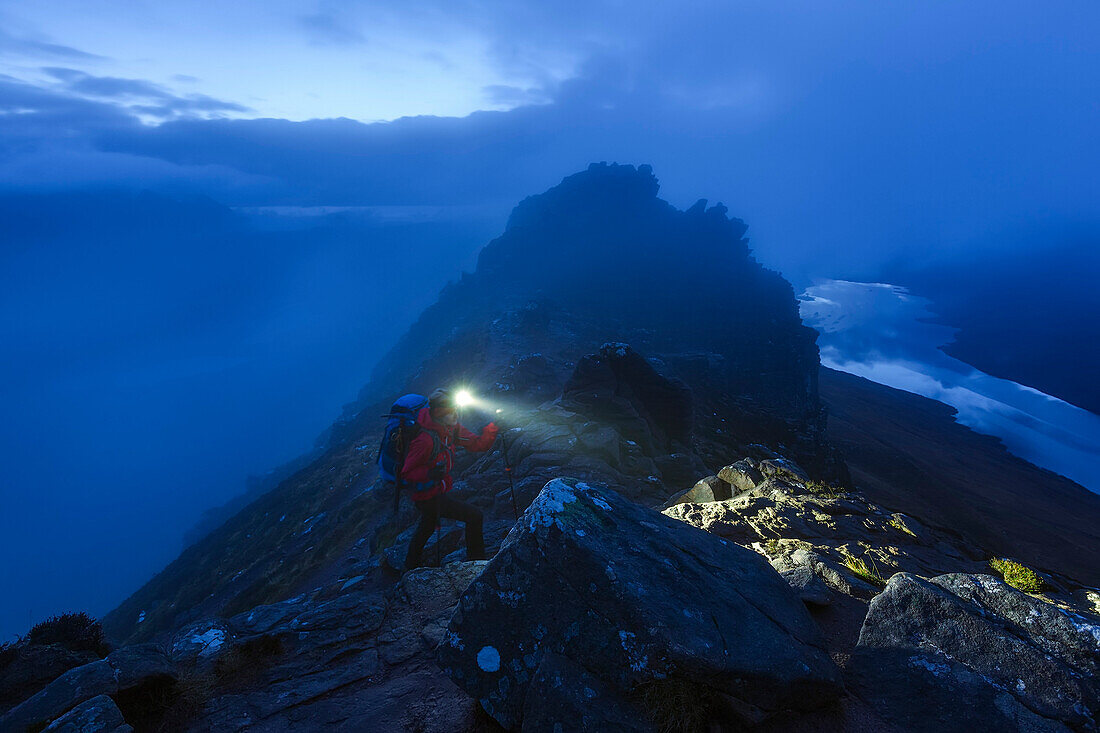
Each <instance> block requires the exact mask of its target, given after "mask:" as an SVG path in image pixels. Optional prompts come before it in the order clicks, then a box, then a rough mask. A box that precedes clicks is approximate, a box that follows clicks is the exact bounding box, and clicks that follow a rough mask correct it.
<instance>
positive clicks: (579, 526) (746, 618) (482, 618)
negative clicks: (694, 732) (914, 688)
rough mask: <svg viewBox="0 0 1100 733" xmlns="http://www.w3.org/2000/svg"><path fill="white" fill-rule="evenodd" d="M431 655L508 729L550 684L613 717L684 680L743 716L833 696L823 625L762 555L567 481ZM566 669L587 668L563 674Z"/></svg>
mask: <svg viewBox="0 0 1100 733" xmlns="http://www.w3.org/2000/svg"><path fill="white" fill-rule="evenodd" d="M439 656H440V662H441V664H442V666H443V667H444V669H445V670H446V671H447V672H448V673H449V674H450V675H451V677H452V678H453V679H454V680H455V681H456V682H457V683H458V684H459V685H460V686H461V687H463V688H464V689H465V690H466V691H467V692H469V693H470V694H471V695H472V696H473V697H475V698H477V699H478V700H479V701H480V702H481V705H482V707H483V708H484V709H485V710H486V711H487V712H488V713H489V714H490V715H492V716H493V717H494V718H495V719H496V720H497V721H498V722H499V723H500V724H501V725H503V726H504V727H505V728H508V729H511V730H518V729H520V728H521V727H523V728H525V729H526V728H527V726H526V725H525V721H524V716H525V714H527V713H525V711H528V710H531V709H532V707H533V703H532V701H530V700H529V699H528V698H529V696H530V695H532V694H542V693H537V692H536V691H535V687H533V683H534V681H536V680H546V679H547V678H548V677H552V678H553V679H554V680H555V682H556V683H557V685H558V686H560V685H562V684H565V685H568V684H573V685H575V686H576V687H577V688H578V689H584V687H585V686H587V687H588V688H590V689H592V690H594V691H595V690H597V688H598V695H599V697H600V698H601V699H603V700H605V701H606V700H608V699H614V698H617V700H618V701H617V702H616V705H622V707H623V708H629V706H630V704H631V703H632V702H633V701H634V700H635V699H638V698H639V694H638V693H639V691H641V690H648V691H650V692H652V690H653V687H652V686H653V685H657V686H658V687H660V686H667V687H668V689H669V690H674V689H682V687H683V686H684V685H689V686H693V687H694V689H696V690H697V691H698V692H699V694H698V699H699V700H709V701H717V704H716V705H715V706H714V707H715V711H716V713H717V714H718V715H720V716H722V717H729V718H733V719H734V720H735V721H737V722H742V723H743V722H754V721H759V720H762V719H764V718H766V717H767V716H769V715H770V714H772V713H774V712H777V711H781V710H791V709H799V710H808V709H812V708H814V707H817V706H820V705H822V704H824V703H826V702H828V701H830V700H832V699H834V698H835V697H836V696H837V695H838V694H839V691H840V683H839V672H838V670H837V668H836V667H835V665H834V664H833V662H832V660H831V659H830V658H829V656H828V655H827V654H826V652H825V649H824V642H823V640H822V638H821V633H820V631H819V630H818V628H817V626H816V625H815V624H814V622H813V621H812V619H811V618H810V616H809V614H808V612H807V611H806V609H805V607H804V606H803V604H802V603H801V602H800V601H799V599H798V596H797V595H796V594H795V593H794V591H793V590H792V589H791V588H790V586H789V585H788V584H787V583H786V581H784V580H783V578H781V577H780V576H779V574H778V573H777V572H776V571H775V570H774V569H772V567H771V566H769V565H768V563H767V561H766V560H765V559H764V558H763V557H761V556H760V555H758V554H756V553H754V552H752V551H751V550H748V549H746V548H743V547H739V546H737V545H735V544H734V543H732V542H729V541H726V540H723V539H721V538H719V537H714V536H713V535H710V534H708V533H706V532H701V531H699V530H698V529H696V528H694V527H690V526H688V525H686V524H684V523H682V522H678V521H676V520H674V519H671V518H669V517H665V516H663V515H661V514H659V513H657V512H655V511H653V510H651V509H647V508H645V507H642V506H639V505H637V504H634V503H632V502H630V501H627V500H626V499H623V498H621V497H620V496H619V495H618V494H616V493H615V492H613V491H610V490H608V489H606V488H602V487H597V486H593V485H588V484H584V483H581V482H577V481H575V480H571V479H555V480H553V481H551V482H549V483H548V484H547V485H546V486H545V487H544V488H543V490H542V491H541V492H540V493H539V495H538V497H537V498H536V500H535V501H534V503H533V504H531V506H530V507H529V508H528V509H527V511H526V512H525V513H524V515H523V517H521V519H520V521H519V522H518V523H517V524H516V526H515V527H514V528H513V530H512V532H511V533H510V534H509V535H508V537H507V539H506V540H505V542H504V544H503V546H502V547H501V550H500V552H499V553H498V554H497V556H496V557H495V558H494V559H493V560H492V561H491V562H490V563H489V565H488V566H487V567H486V568H485V571H484V572H483V573H482V574H481V575H480V576H479V577H478V578H477V579H476V580H475V581H474V582H473V583H472V584H471V585H470V587H469V588H467V590H466V592H465V594H464V595H463V596H462V599H461V601H460V603H459V606H458V608H457V609H456V611H455V613H454V616H453V617H452V618H451V623H450V625H449V628H448V633H447V634H446V635H445V636H444V640H443V643H442V644H441V645H440V649H439ZM544 664H552V665H553V666H554V670H553V674H547V672H546V670H544V669H543V668H542V667H543V665H544ZM570 669H573V670H583V674H581V673H580V672H578V673H577V676H578V679H575V680H563V677H568V676H569V674H570V673H569V670H570ZM582 677H583V678H584V679H582ZM586 680H588V681H587V682H586ZM590 680H595V681H597V682H598V683H599V684H598V685H596V684H595V683H593V682H591V681H590ZM540 684H541V685H543V686H544V685H545V683H544V682H543V683H540ZM603 704H609V703H607V702H605V703H603ZM639 722H642V721H639Z"/></svg>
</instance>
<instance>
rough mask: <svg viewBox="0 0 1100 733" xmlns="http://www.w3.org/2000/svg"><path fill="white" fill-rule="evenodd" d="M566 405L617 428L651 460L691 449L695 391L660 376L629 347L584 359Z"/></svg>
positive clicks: (613, 346) (568, 387) (612, 346)
mask: <svg viewBox="0 0 1100 733" xmlns="http://www.w3.org/2000/svg"><path fill="white" fill-rule="evenodd" d="M561 403H562V406H563V407H564V408H565V409H567V410H572V411H574V412H580V413H584V414H585V415H587V416H588V417H589V418H592V419H597V420H601V421H604V422H608V423H611V424H613V425H615V426H616V427H617V428H618V431H619V432H620V433H621V434H622V435H623V436H624V437H625V438H626V439H627V440H634V441H635V442H640V443H641V444H642V447H643V450H645V451H646V452H647V453H650V454H653V453H671V452H673V451H674V450H675V447H676V446H677V445H678V446H679V447H680V449H681V450H683V449H684V447H685V446H689V445H690V443H691V423H692V410H691V407H692V405H691V389H689V388H688V386H687V385H686V384H684V383H683V382H681V381H679V380H675V379H669V378H668V377H665V376H662V375H661V374H659V373H658V372H657V370H656V369H654V368H653V366H652V365H651V364H650V363H649V362H647V361H646V360H645V359H644V358H643V357H642V356H641V354H639V353H638V352H636V351H634V349H632V348H631V347H630V346H629V345H627V344H622V343H609V344H605V345H604V346H603V347H602V348H601V349H600V351H599V353H597V354H589V355H587V356H585V357H583V358H582V359H581V360H580V361H579V362H578V363H577V367H576V369H575V370H574V371H573V375H572V376H571V377H570V378H569V381H568V382H566V383H565V387H563V388H562V396H561Z"/></svg>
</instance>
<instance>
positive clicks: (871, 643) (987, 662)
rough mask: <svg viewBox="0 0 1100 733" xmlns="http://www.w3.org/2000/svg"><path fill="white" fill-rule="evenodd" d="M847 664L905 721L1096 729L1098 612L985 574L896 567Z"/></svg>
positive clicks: (949, 727)
mask: <svg viewBox="0 0 1100 733" xmlns="http://www.w3.org/2000/svg"><path fill="white" fill-rule="evenodd" d="M851 672H852V680H853V691H854V692H855V693H856V694H857V695H859V696H860V697H861V698H863V699H864V700H866V701H867V702H868V703H869V704H871V705H872V706H873V707H875V708H876V709H877V710H878V711H879V712H880V713H881V714H882V715H884V716H885V717H886V718H888V719H890V720H892V721H893V722H895V723H896V724H898V725H899V726H901V727H903V728H905V729H906V730H915V731H925V730H926V731H937V733H948V732H950V731H960V732H964V731H965V732H967V733H970V732H972V731H976V730H1028V731H1065V730H1070V729H1072V730H1094V729H1095V727H1096V722H1097V714H1098V712H1100V619H1096V618H1091V619H1086V618H1084V617H1081V616H1077V615H1075V614H1071V613H1068V612H1065V611H1063V610H1061V609H1059V608H1058V607H1056V606H1054V605H1052V604H1050V603H1047V602H1045V601H1043V600H1041V599H1038V598H1035V597H1032V596H1029V595H1028V594H1026V593H1022V592H1020V591H1018V590H1015V589H1014V588H1012V587H1010V586H1008V585H1006V584H1005V583H1003V582H1001V581H1000V580H998V579H996V578H994V577H992V576H989V575H964V574H951V575H942V576H939V577H936V578H933V579H932V580H925V579H923V578H920V577H917V576H915V575H910V574H908V573H900V574H898V575H895V576H894V577H892V578H891V579H890V582H889V583H888V584H887V586H886V589H885V590H884V591H883V592H882V593H880V594H879V595H878V596H876V597H875V598H874V599H873V600H872V601H871V604H870V608H869V609H868V613H867V618H866V620H865V621H864V624H863V628H862V630H861V631H860V635H859V643H858V645H857V647H856V651H855V654H854V655H853V658H852V665H851Z"/></svg>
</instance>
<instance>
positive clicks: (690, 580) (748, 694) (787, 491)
mask: <svg viewBox="0 0 1100 733" xmlns="http://www.w3.org/2000/svg"><path fill="white" fill-rule="evenodd" d="M658 191H659V187H658V184H657V180H656V178H655V177H654V175H653V173H652V171H651V170H650V169H649V168H648V167H647V166H640V167H633V166H623V165H607V164H597V165H593V166H591V167H590V168H589V169H587V170H585V171H582V172H580V173H577V174H576V175H573V176H569V177H567V178H566V179H564V180H563V181H562V182H561V183H560V184H559V185H558V186H555V187H554V188H552V189H550V190H548V191H546V192H545V193H543V194H540V195H537V196H532V197H529V198H527V199H525V200H524V201H523V202H522V203H520V204H519V206H517V207H516V209H515V210H514V211H513V213H512V216H511V217H510V218H509V221H508V224H507V227H506V229H505V231H504V232H503V234H502V235H501V236H500V237H498V238H497V239H495V240H493V241H492V242H490V243H489V244H488V245H487V246H486V247H485V249H484V250H483V252H482V254H481V256H480V258H479V261H478V265H477V268H476V270H475V271H474V272H472V273H468V274H467V275H464V276H463V277H462V278H461V279H460V280H459V281H457V282H455V283H453V284H452V285H450V286H449V287H448V288H446V289H445V290H444V291H443V292H442V293H441V294H440V297H439V300H438V302H437V303H436V304H435V305H434V306H432V307H430V308H428V309H427V310H426V311H425V312H424V313H423V314H422V316H421V317H420V319H419V320H418V321H417V322H416V323H415V324H414V325H413V326H412V327H411V328H410V330H409V332H408V333H407V334H406V336H405V337H404V338H403V339H402V340H401V341H400V342H399V343H398V344H396V345H395V347H394V348H393V350H392V351H391V352H390V353H389V354H388V356H386V357H385V358H384V359H383V360H382V361H381V363H380V364H379V365H378V367H377V369H376V370H375V372H374V374H373V375H372V377H371V379H370V381H369V382H368V383H367V385H366V386H365V387H364V388H363V389H362V391H361V393H360V394H359V395H358V397H357V399H356V400H355V401H354V402H352V403H351V404H349V405H348V406H347V407H346V409H345V410H344V413H343V414H342V415H341V416H340V418H339V419H338V420H337V421H336V422H335V423H334V424H333V425H332V427H331V428H330V429H329V430H328V431H326V433H325V435H324V436H322V439H321V440H320V442H319V444H318V448H317V450H316V451H314V452H313V453H311V454H310V455H309V456H308V457H306V458H303V459H301V460H298V461H295V462H294V463H292V464H290V465H288V466H286V467H284V468H282V469H280V470H277V471H276V472H275V473H274V474H273V475H275V476H278V477H280V480H279V481H278V482H277V483H275V482H273V483H275V485H272V486H265V487H264V489H265V490H264V491H259V492H257V493H256V495H255V497H254V498H253V499H252V500H251V501H250V502H247V503H246V502H238V503H237V504H235V505H234V512H235V513H233V514H232V516H231V517H229V518H228V519H226V520H225V521H224V522H223V523H222V524H221V525H220V526H218V527H217V528H215V529H213V530H212V531H210V532H209V533H208V534H206V535H205V536H203V537H202V538H201V539H198V540H197V541H196V542H195V543H194V544H193V545H191V546H190V547H188V548H187V549H186V550H185V551H184V552H183V553H182V554H181V555H180V557H179V558H178V559H176V560H175V561H174V562H172V563H171V564H170V565H169V566H168V567H166V568H165V569H164V570H163V571H162V572H161V573H159V574H158V575H157V576H156V577H154V578H153V579H152V580H150V581H149V582H148V583H147V584H146V585H145V586H144V587H142V588H141V589H139V590H138V591H137V592H136V593H135V594H134V595H133V596H132V597H130V598H129V599H127V600H126V601H125V602H124V603H122V604H121V605H120V606H119V607H118V608H117V609H115V610H114V611H112V612H111V613H110V614H108V615H107V616H106V617H105V618H104V619H103V623H102V630H103V631H105V632H106V637H107V638H106V639H105V640H104V639H101V638H99V637H98V636H96V635H95V634H92V636H91V638H92V641H93V642H94V643H74V639H73V635H72V634H71V633H70V634H58V633H55V634H52V635H51V634H44V633H39V634H35V633H32V634H29V635H28V636H27V637H26V638H24V639H21V640H20V641H18V642H17V643H15V644H12V645H7V646H5V647H3V648H2V649H0V731H28V730H63V731H77V730H79V731H125V730H131V729H133V730H137V731H196V732H197V731H291V730H343V731H364V730H393V731H420V732H429V731H431V732H440V733H442V732H444V731H498V730H510V731H596V730H598V731H605V730H606V731H740V730H757V731H904V730H930V731H931V730H935V731H956V730H958V731H962V730H966V731H1001V730H1028V731H1090V730H1095V729H1096V727H1097V720H1098V715H1100V690H1098V688H1097V683H1096V679H1097V672H1098V671H1100V670H1098V669H1097V667H1098V662H1097V660H1098V659H1100V615H1098V613H1100V591H1098V590H1097V589H1096V588H1094V587H1092V586H1093V585H1095V584H1096V583H1098V582H1100V577H1098V573H1100V570H1098V568H1097V566H1096V562H1095V558H1096V557H1097V556H1098V555H1100V553H1098V550H1100V535H1098V530H1097V528H1098V527H1100V499H1098V497H1096V496H1095V495H1093V494H1090V493H1088V492H1087V491H1085V490H1084V489H1083V488H1081V487H1079V486H1076V485H1075V484H1073V483H1072V482H1069V481H1067V480H1065V479H1062V478H1061V477H1058V476H1055V475H1054V474H1051V473H1049V472H1045V471H1040V470H1038V469H1035V468H1034V467H1032V466H1028V465H1027V464H1025V463H1023V462H1022V461H1019V460H1018V459H1014V458H1012V457H1011V456H1009V455H1008V454H1007V452H1006V451H1005V450H1004V448H1003V446H1001V445H1000V444H998V443H996V441H992V440H990V439H985V438H982V437H981V436H977V435H976V434H974V433H971V432H970V431H969V430H967V429H966V428H963V427H961V426H959V425H958V424H956V423H955V422H954V421H953V420H952V416H951V414H950V412H949V411H947V410H946V408H943V406H942V405H938V404H937V403H932V402H930V401H928V400H922V399H921V398H916V397H913V396H911V395H903V394H902V393H898V392H896V391H894V390H888V389H887V388H884V387H880V386H875V385H871V384H870V383H866V382H864V381H863V380H858V379H856V378H854V377H852V378H848V377H844V376H839V375H837V374H836V373H831V372H828V371H825V370H821V369H820V366H819V363H818V356H817V349H816V346H815V334H814V332H813V331H812V330H810V329H808V328H806V327H804V326H803V325H802V323H801V321H800V320H799V317H798V309H797V303H796V301H795V298H794V295H793V291H792V290H791V287H790V285H789V284H788V283H786V282H785V281H784V280H783V278H782V277H781V276H779V275H778V274H777V273H774V272H770V271H768V270H767V269H765V268H764V267H762V266H761V265H760V264H759V263H758V262H757V261H756V260H755V259H754V258H753V256H752V254H751V252H750V250H749V247H748V241H747V240H746V238H745V233H746V231H747V229H746V226H745V224H744V223H743V222H741V221H740V220H738V219H736V218H732V217H730V216H729V215H728V212H727V210H726V209H725V207H724V206H722V205H720V204H718V205H714V206H710V205H708V204H707V202H706V201H700V202H699V203H697V204H695V205H694V206H691V207H689V208H688V209H686V210H678V209H676V208H675V207H673V206H671V205H670V204H668V203H667V202H665V201H663V200H661V199H660V198H659V197H658ZM439 386H449V387H463V388H466V389H469V390H471V391H472V392H474V394H475V395H476V398H477V400H476V401H475V403H474V404H473V405H471V406H470V407H467V408H465V411H464V413H463V421H464V422H465V423H466V424H468V425H469V426H470V427H472V428H474V429H477V428H479V427H480V426H481V425H483V424H484V423H486V422H487V421H488V420H490V419H493V420H496V421H497V422H498V423H499V424H500V426H501V428H502V430H501V435H500V438H499V439H498V442H497V443H496V444H495V445H494V446H493V448H492V449H491V450H489V451H487V452H484V453H480V454H469V455H460V457H459V459H458V462H457V464H456V466H455V471H454V475H455V479H456V481H455V487H454V490H453V493H452V496H454V497H457V498H460V499H462V500H463V501H466V502H468V503H470V504H472V505H473V506H475V507H477V508H478V509H479V510H480V511H481V512H482V513H483V515H484V533H485V544H486V550H487V555H488V557H489V559H488V560H478V561H467V560H466V558H465V553H464V550H463V542H462V534H463V532H462V527H461V526H459V525H456V524H455V523H453V522H450V521H447V520H444V522H443V523H442V526H441V527H440V528H439V529H438V530H437V531H436V532H435V533H434V534H433V536H432V538H431V539H430V540H429V542H428V545H427V547H426V548H425V551H424V553H423V558H424V560H425V561H426V563H427V565H428V566H427V567H420V568H416V569H413V570H406V569H405V567H404V558H405V555H406V550H407V547H408V544H409V542H410V540H411V537H412V534H413V530H414V527H415V525H416V523H417V521H418V519H419V515H418V513H417V511H416V510H415V509H414V508H413V507H412V506H411V503H410V501H409V500H408V499H407V498H405V499H403V500H402V501H401V502H400V503H399V505H398V507H397V509H396V510H395V508H394V502H393V499H394V494H393V490H392V487H390V486H387V485H385V484H384V483H382V482H381V481H379V480H378V476H377V472H376V469H375V455H376V451H377V448H378V445H379V442H380V440H381V435H382V429H383V422H384V421H383V420H382V419H380V417H379V416H380V415H383V414H385V413H386V412H388V410H389V408H390V405H391V404H392V402H393V400H394V399H395V398H396V397H398V396H400V395H402V394H405V393H407V392H413V391H415V392H418V393H428V392H430V391H431V390H432V389H434V388H435V387H439ZM869 406H870V407H869ZM1039 506H1041V507H1042V508H1043V510H1044V511H1043V512H1042V513H1040V512H1039V511H1037V510H1036V507H1039ZM1014 507H1025V508H1027V509H1028V511H1029V512H1030V514H1029V515H1028V517H1026V518H1021V517H1020V516H1019V514H1020V512H1019V510H1018V509H1014ZM82 623H83V622H82ZM81 628H83V627H81Z"/></svg>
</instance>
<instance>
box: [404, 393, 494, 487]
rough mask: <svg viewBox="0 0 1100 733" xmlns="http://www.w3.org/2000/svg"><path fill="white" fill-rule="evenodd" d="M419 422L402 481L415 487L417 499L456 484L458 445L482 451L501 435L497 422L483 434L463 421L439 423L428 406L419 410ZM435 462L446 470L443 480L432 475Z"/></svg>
mask: <svg viewBox="0 0 1100 733" xmlns="http://www.w3.org/2000/svg"><path fill="white" fill-rule="evenodd" d="M416 422H417V423H419V424H420V428H421V430H420V434H419V435H417V436H416V437H415V438H413V440H412V442H411V443H409V449H408V451H407V452H406V453H405V462H404V463H403V464H402V466H401V479H402V481H404V482H405V483H406V484H410V485H411V486H412V487H413V492H412V499H413V501H424V500H426V499H431V498H432V497H433V496H439V495H440V494H446V493H447V492H448V491H450V490H451V487H452V486H454V479H453V478H452V477H451V469H452V468H453V467H454V462H455V448H456V447H461V448H465V449H466V450H468V451H470V452H471V453H482V452H484V451H487V450H489V448H491V447H492V445H493V442H494V441H496V439H497V432H498V428H497V426H496V424H495V423H489V424H488V425H486V426H485V429H484V430H482V431H481V435H477V434H475V433H472V432H470V431H469V430H467V429H466V428H464V427H463V426H462V425H455V426H453V427H451V426H447V425H443V424H441V423H437V422H436V421H435V420H433V419H432V415H431V412H430V411H429V410H428V408H427V407H425V408H422V409H421V410H420V412H419V413H418V414H417V416H416ZM433 434H434V435H435V436H436V438H438V440H439V452H438V453H437V454H436V455H435V456H434V457H433V456H432V452H433V451H434V450H435V443H436V441H435V440H433V439H432V435H433ZM434 466H443V468H444V471H445V473H444V474H443V478H442V479H441V480H439V481H432V480H431V479H429V478H428V472H429V471H430V470H431V469H432V468H433V467H434Z"/></svg>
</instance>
